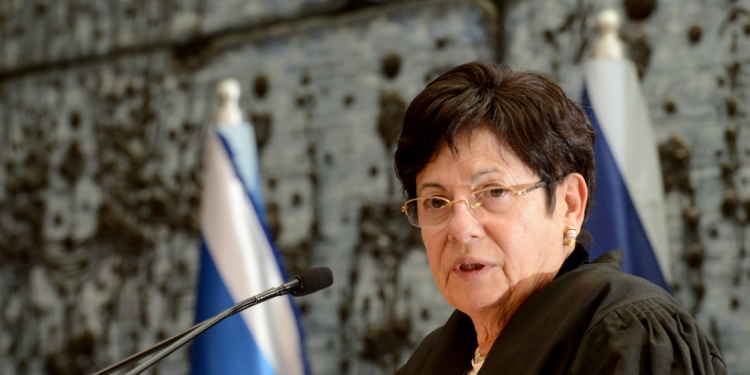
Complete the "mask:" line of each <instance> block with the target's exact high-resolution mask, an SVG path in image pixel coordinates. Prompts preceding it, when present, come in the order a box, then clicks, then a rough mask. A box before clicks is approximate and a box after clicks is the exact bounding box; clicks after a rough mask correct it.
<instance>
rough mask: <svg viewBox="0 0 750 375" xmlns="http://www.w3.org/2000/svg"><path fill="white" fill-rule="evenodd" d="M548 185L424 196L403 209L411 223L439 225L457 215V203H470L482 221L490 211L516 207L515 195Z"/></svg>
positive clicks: (407, 204)
mask: <svg viewBox="0 0 750 375" xmlns="http://www.w3.org/2000/svg"><path fill="white" fill-rule="evenodd" d="M544 186H547V183H546V182H544V181H539V182H537V183H535V184H533V185H530V186H527V187H525V188H523V189H520V190H516V189H514V188H512V187H507V186H492V187H488V188H484V189H481V190H477V191H475V192H473V193H471V195H469V196H468V197H467V198H460V199H456V200H448V199H447V198H443V197H438V196H435V197H422V198H414V199H409V200H408V201H406V202H404V205H403V206H401V212H403V213H405V214H406V217H407V218H409V222H410V223H411V225H413V226H415V227H417V228H435V227H438V226H440V225H442V224H443V223H445V222H446V221H448V219H449V218H450V217H451V215H452V214H453V205H454V204H456V203H458V202H464V203H466V207H468V208H469V212H470V213H471V215H472V216H474V218H475V219H477V220H482V219H483V218H484V217H486V215H487V214H488V213H489V214H502V213H504V212H507V211H508V210H509V209H510V208H512V207H513V203H514V201H515V198H517V197H519V196H521V195H524V194H528V193H530V192H532V191H534V190H536V189H538V188H540V187H544Z"/></svg>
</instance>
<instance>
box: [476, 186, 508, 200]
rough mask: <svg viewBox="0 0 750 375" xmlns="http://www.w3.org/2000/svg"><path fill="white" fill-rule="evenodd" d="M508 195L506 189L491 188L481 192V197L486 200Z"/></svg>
mask: <svg viewBox="0 0 750 375" xmlns="http://www.w3.org/2000/svg"><path fill="white" fill-rule="evenodd" d="M506 194H508V189H506V188H501V187H498V188H491V189H487V190H483V191H481V194H480V196H481V197H484V198H500V197H502V196H504V195H506Z"/></svg>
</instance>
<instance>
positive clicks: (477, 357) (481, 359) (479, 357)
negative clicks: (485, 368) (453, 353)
mask: <svg viewBox="0 0 750 375" xmlns="http://www.w3.org/2000/svg"><path fill="white" fill-rule="evenodd" d="M486 358H487V356H486V355H482V353H480V352H479V347H478V346H477V350H475V351H474V358H472V359H471V361H472V362H474V364H475V365H478V364H480V363H482V362H484V360H485V359H486Z"/></svg>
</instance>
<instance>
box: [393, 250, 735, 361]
mask: <svg viewBox="0 0 750 375" xmlns="http://www.w3.org/2000/svg"><path fill="white" fill-rule="evenodd" d="M621 268H622V252H621V251H610V252H608V253H606V254H604V255H602V256H601V257H599V258H598V259H597V260H596V261H594V262H593V263H588V253H587V252H586V250H585V249H583V248H582V247H580V245H579V246H578V247H577V248H576V249H575V250H574V252H573V253H572V254H571V255H570V256H569V257H568V259H567V260H566V261H565V264H564V265H563V267H562V268H561V270H560V273H558V275H557V277H556V278H555V279H554V280H553V281H552V282H550V283H549V284H548V285H546V286H544V287H543V288H542V289H540V290H539V291H537V292H536V293H535V294H534V295H532V296H531V297H530V298H529V299H528V300H526V302H524V303H523V304H522V305H521V307H520V308H519V309H518V311H517V312H516V314H515V315H514V316H513V317H512V318H511V319H510V321H509V322H508V324H507V325H506V326H505V328H504V329H503V331H502V332H501V333H500V335H499V336H498V338H497V340H495V343H494V344H493V345H492V348H491V349H490V352H489V354H488V356H487V359H486V360H485V361H484V364H483V365H482V368H481V370H480V371H479V375H483V374H726V373H727V370H726V367H725V365H724V362H723V360H722V358H721V355H720V353H719V351H718V349H717V348H716V346H715V345H714V344H713V343H712V342H711V340H710V339H709V338H708V337H706V335H705V334H704V332H703V331H702V330H701V329H700V328H699V327H698V325H697V324H696V322H695V321H694V320H693V318H692V317H691V316H690V315H689V314H688V313H687V312H686V311H685V309H684V308H682V307H681V305H680V303H679V302H678V301H677V300H676V299H674V298H673V297H672V296H671V295H670V294H669V293H667V292H666V291H664V290H663V289H662V288H660V287H659V286H657V285H655V284H652V283H650V282H648V281H646V280H644V279H641V278H639V277H635V276H632V275H628V274H626V273H624V272H622V270H621ZM476 347H477V340H476V333H475V331H474V325H473V324H472V322H471V319H469V317H468V316H467V315H466V314H464V313H462V312H460V311H455V312H454V313H453V314H452V315H451V317H450V318H449V319H448V321H447V322H446V324H445V325H444V326H442V327H440V328H438V329H436V330H435V331H433V332H432V333H430V334H429V335H428V336H427V337H425V338H424V340H423V341H422V343H421V344H420V345H419V347H417V349H416V351H415V352H414V353H413V354H412V356H411V358H409V360H408V361H407V363H406V364H405V365H404V366H403V367H402V368H401V369H399V370H398V372H397V374H398V375H405V374H441V375H442V374H455V375H459V374H463V373H464V371H465V370H466V369H467V368H469V361H470V358H471V357H472V355H473V353H474V350H475V349H476Z"/></svg>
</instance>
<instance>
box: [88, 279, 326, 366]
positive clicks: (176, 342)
mask: <svg viewBox="0 0 750 375" xmlns="http://www.w3.org/2000/svg"><path fill="white" fill-rule="evenodd" d="M329 272H330V271H329ZM300 284H301V282H300V280H299V279H298V278H295V279H294V280H292V281H290V282H288V283H286V284H283V285H281V286H279V287H276V288H271V289H268V290H266V291H265V292H263V293H261V294H258V295H256V296H253V297H250V298H248V299H246V300H244V301H241V302H239V303H237V304H235V305H233V306H231V307H230V308H228V309H226V310H224V311H222V312H221V313H220V314H218V315H216V316H214V317H213V318H209V319H206V320H204V321H202V322H200V323H198V324H196V325H194V326H192V327H190V328H188V329H186V330H185V331H183V332H181V333H178V334H176V335H174V336H172V337H170V338H168V339H165V340H163V341H161V342H159V343H157V344H155V345H153V346H151V347H150V348H147V349H146V350H143V351H141V352H138V353H136V354H133V355H131V356H130V357H128V358H125V359H124V360H122V361H120V362H118V363H115V364H114V365H111V366H109V367H107V368H105V369H103V370H101V371H99V372H96V373H95V374H94V375H106V374H111V373H112V372H114V371H117V370H119V369H120V368H122V367H124V366H127V365H128V364H131V363H133V362H135V361H138V360H140V359H141V358H143V357H146V356H148V355H151V354H152V353H154V352H156V351H157V350H161V351H159V352H158V353H156V354H154V355H153V356H152V357H151V358H149V359H148V360H147V361H146V362H144V363H143V364H141V365H139V366H138V367H136V368H134V369H133V370H131V371H130V372H128V373H127V375H136V374H140V373H141V372H143V371H145V370H146V369H148V368H149V367H151V366H153V365H154V364H155V363H156V362H159V361H160V360H161V359H162V358H164V357H166V356H168V355H170V354H172V352H174V351H175V350H177V349H179V348H180V347H182V346H183V345H185V344H186V343H188V342H189V341H190V340H192V339H194V338H195V337H196V336H198V335H200V334H201V333H203V332H205V331H206V330H208V329H209V328H211V327H213V326H215V325H216V324H218V323H219V322H221V321H222V320H224V319H226V318H228V317H230V316H232V315H234V314H237V313H238V312H240V311H242V310H245V309H247V308H248V307H252V306H254V305H257V304H259V303H261V302H263V301H265V300H268V299H271V298H274V297H278V296H282V295H284V294H288V293H290V292H292V291H293V290H295V289H296V288H298V287H299V286H300ZM162 348H163V349H162Z"/></svg>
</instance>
